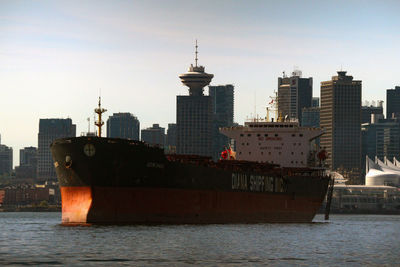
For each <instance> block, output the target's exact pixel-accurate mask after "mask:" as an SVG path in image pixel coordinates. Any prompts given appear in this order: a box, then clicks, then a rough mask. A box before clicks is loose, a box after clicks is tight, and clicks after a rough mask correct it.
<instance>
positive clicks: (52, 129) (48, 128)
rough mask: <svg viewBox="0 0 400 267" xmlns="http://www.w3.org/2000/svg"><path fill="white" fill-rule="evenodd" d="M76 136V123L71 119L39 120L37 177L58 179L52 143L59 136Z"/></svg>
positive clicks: (41, 179)
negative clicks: (51, 150) (51, 148)
mask: <svg viewBox="0 0 400 267" xmlns="http://www.w3.org/2000/svg"><path fill="white" fill-rule="evenodd" d="M75 136H76V125H75V124H72V120H71V119H40V120H39V134H38V167H37V178H38V179H39V180H40V181H46V180H56V179H57V176H56V172H55V169H54V164H53V158H52V156H51V152H50V144H51V143H52V142H53V141H54V140H55V139H58V138H64V137H75Z"/></svg>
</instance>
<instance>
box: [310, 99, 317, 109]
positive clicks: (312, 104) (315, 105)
mask: <svg viewBox="0 0 400 267" xmlns="http://www.w3.org/2000/svg"><path fill="white" fill-rule="evenodd" d="M311 107H313V108H315V107H319V97H313V98H312V100H311Z"/></svg>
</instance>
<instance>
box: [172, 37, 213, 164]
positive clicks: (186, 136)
mask: <svg viewBox="0 0 400 267" xmlns="http://www.w3.org/2000/svg"><path fill="white" fill-rule="evenodd" d="M204 70H205V68H204V67H203V66H198V65H197V43H196V58H195V66H193V65H191V66H190V68H189V70H188V72H186V73H183V74H181V75H179V78H180V79H181V81H182V83H183V84H184V85H186V86H187V87H189V95H188V96H182V95H179V96H177V99H176V107H177V110H176V127H177V144H176V145H177V147H176V149H177V153H178V154H192V155H201V156H212V120H213V112H212V111H213V108H212V99H211V97H210V96H205V95H204V93H203V88H204V87H205V86H207V85H208V84H209V83H210V82H211V79H212V78H213V77H214V75H212V74H208V73H206V72H205V71H204Z"/></svg>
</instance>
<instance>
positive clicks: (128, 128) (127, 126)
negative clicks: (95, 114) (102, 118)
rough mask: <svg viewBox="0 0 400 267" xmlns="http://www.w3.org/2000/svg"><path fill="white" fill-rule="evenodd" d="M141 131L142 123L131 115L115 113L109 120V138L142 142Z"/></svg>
mask: <svg viewBox="0 0 400 267" xmlns="http://www.w3.org/2000/svg"><path fill="white" fill-rule="evenodd" d="M139 131H140V122H139V120H138V118H137V117H136V116H134V115H132V114H131V113H127V112H124V113H122V112H120V113H113V115H112V116H110V117H108V119H107V137H110V138H123V139H131V140H140V139H139Z"/></svg>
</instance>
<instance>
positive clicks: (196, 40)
mask: <svg viewBox="0 0 400 267" xmlns="http://www.w3.org/2000/svg"><path fill="white" fill-rule="evenodd" d="M195 47H196V52H195V54H196V56H195V58H194V60H195V61H196V67H197V60H198V58H197V54H198V53H199V52H197V48H198V47H199V46H198V45H197V39H196V46H195Z"/></svg>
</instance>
